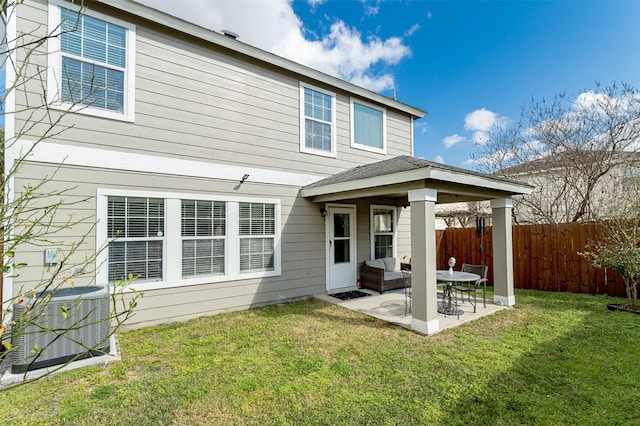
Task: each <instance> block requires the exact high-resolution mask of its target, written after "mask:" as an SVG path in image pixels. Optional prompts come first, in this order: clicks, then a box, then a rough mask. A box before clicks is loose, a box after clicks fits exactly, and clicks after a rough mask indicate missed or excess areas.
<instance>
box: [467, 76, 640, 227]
mask: <svg viewBox="0 0 640 426" xmlns="http://www.w3.org/2000/svg"><path fill="white" fill-rule="evenodd" d="M639 151H640V92H638V90H636V89H635V88H633V87H631V86H630V85H628V84H615V83H614V84H612V85H610V86H602V85H600V84H596V87H595V89H593V90H588V91H584V92H582V93H580V94H579V95H577V96H568V95H566V94H560V95H556V96H555V97H554V98H553V99H552V100H551V101H547V100H545V99H543V100H542V101H536V100H531V101H530V102H529V103H527V104H526V105H524V106H523V107H522V110H521V117H520V119H519V121H517V122H515V123H512V124H508V125H505V126H503V127H501V128H499V129H497V130H496V131H494V132H492V134H491V135H490V140H489V141H488V143H487V144H486V145H481V146H479V152H478V154H477V155H476V159H477V160H479V164H480V165H481V166H480V167H481V169H482V170H483V171H485V172H489V173H495V174H497V175H499V176H502V177H507V178H511V179H516V180H521V181H524V182H527V183H529V184H531V185H534V186H535V187H536V190H535V191H534V192H533V193H532V194H531V195H529V196H522V197H518V198H516V199H514V207H515V210H516V212H517V220H518V221H519V222H528V223H563V222H577V221H587V220H597V219H600V218H601V217H602V215H603V214H604V212H605V211H606V207H608V206H609V205H611V204H614V203H615V202H616V197H617V196H618V195H619V194H621V193H628V192H629V191H632V190H635V189H637V187H638V181H639V180H640V153H639Z"/></svg>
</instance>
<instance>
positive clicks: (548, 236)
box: [436, 222, 626, 297]
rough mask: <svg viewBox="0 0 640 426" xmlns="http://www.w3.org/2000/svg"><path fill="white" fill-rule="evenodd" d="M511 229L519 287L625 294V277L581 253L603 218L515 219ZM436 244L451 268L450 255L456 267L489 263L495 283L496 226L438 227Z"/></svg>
mask: <svg viewBox="0 0 640 426" xmlns="http://www.w3.org/2000/svg"><path fill="white" fill-rule="evenodd" d="M512 235H513V279H514V284H515V287H516V288H524V289H533V290H542V291H566V292H571V293H589V294H606V295H609V296H619V297H626V292H625V286H624V281H623V280H622V277H620V276H619V275H617V274H615V273H613V272H612V271H609V270H605V269H603V268H600V269H598V268H594V267H592V266H591V265H590V264H589V263H588V262H586V261H585V260H584V259H583V258H582V257H580V256H579V255H578V252H581V251H584V250H585V246H586V244H587V242H588V241H590V240H596V239H597V238H599V236H600V235H601V225H600V224H598V223H594V222H590V223H565V224H560V225H516V226H513V228H512ZM436 250H437V260H436V262H437V267H438V269H446V268H448V266H447V259H449V258H450V257H451V256H453V257H455V258H456V269H458V268H460V265H462V263H473V264H481V265H489V274H488V275H489V276H488V278H489V283H493V245H492V228H491V227H487V228H486V235H483V234H482V233H479V232H478V231H477V230H476V228H448V229H446V230H444V231H437V235H436Z"/></svg>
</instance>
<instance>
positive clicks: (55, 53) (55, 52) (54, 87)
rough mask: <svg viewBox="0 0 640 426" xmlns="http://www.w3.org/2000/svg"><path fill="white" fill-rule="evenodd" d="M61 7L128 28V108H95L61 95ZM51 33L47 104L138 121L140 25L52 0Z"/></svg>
mask: <svg viewBox="0 0 640 426" xmlns="http://www.w3.org/2000/svg"><path fill="white" fill-rule="evenodd" d="M60 7H64V8H67V9H70V10H73V11H75V12H79V13H83V14H85V15H88V16H92V17H94V18H98V19H101V20H103V21H107V22H110V23H113V24H115V25H119V26H121V27H124V28H126V29H127V39H126V40H127V41H126V43H127V66H126V68H125V78H124V105H123V107H124V112H115V111H108V110H105V109H102V108H92V107H91V106H89V105H82V104H76V105H73V104H71V103H69V102H64V101H62V100H61V99H60V96H61V92H62V90H61V88H60V85H61V81H62V52H61V50H60V23H61V22H60ZM48 25H49V28H48V34H49V35H51V36H52V37H50V38H49V40H48V41H47V44H48V56H47V57H48V64H49V66H48V67H47V104H48V105H50V106H51V107H52V108H55V109H59V110H62V111H69V112H77V113H81V114H86V115H91V116H95V117H102V118H108V119H113V120H120V121H128V122H134V121H135V92H136V89H135V69H136V63H135V58H136V27H135V25H133V24H130V23H128V22H125V21H122V20H120V19H117V18H113V17H111V16H108V15H104V14H102V13H99V12H94V11H92V10H89V9H86V8H80V7H78V6H77V5H74V4H71V3H67V2H64V1H61V0H49V17H48Z"/></svg>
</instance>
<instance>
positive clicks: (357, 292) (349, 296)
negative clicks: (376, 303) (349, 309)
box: [330, 290, 371, 300]
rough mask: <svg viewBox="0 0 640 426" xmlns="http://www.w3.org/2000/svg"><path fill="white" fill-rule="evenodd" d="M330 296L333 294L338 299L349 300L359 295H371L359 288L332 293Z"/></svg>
mask: <svg viewBox="0 0 640 426" xmlns="http://www.w3.org/2000/svg"><path fill="white" fill-rule="evenodd" d="M330 296H333V297H335V298H337V299H340V300H350V299H357V298H359V297H365V296H371V294H369V293H365V292H364V291H360V290H352V291H344V292H342V293H334V294H331V295H330Z"/></svg>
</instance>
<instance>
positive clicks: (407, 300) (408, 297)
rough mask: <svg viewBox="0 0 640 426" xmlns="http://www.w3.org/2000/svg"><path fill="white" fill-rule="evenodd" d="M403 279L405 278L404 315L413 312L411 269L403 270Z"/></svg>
mask: <svg viewBox="0 0 640 426" xmlns="http://www.w3.org/2000/svg"><path fill="white" fill-rule="evenodd" d="M402 279H403V280H404V315H405V316H407V313H409V312H411V304H412V302H413V289H412V288H411V271H407V270H404V269H403V270H402Z"/></svg>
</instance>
